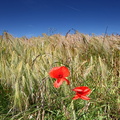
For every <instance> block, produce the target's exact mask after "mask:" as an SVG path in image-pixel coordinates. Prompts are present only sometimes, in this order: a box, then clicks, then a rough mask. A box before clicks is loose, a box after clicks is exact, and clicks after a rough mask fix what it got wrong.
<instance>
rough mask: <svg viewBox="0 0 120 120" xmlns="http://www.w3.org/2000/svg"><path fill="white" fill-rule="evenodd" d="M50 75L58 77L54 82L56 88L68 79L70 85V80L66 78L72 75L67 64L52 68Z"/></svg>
mask: <svg viewBox="0 0 120 120" xmlns="http://www.w3.org/2000/svg"><path fill="white" fill-rule="evenodd" d="M49 75H50V77H52V78H56V79H57V80H56V81H55V82H54V87H55V88H58V87H59V86H60V85H61V84H62V83H63V81H66V82H67V84H68V85H69V84H70V81H69V80H68V79H66V78H65V77H68V76H69V75H70V72H69V70H68V68H67V67H65V66H61V67H54V68H52V69H51V70H50V72H49Z"/></svg>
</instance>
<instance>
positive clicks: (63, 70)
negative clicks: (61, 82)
mask: <svg viewBox="0 0 120 120" xmlns="http://www.w3.org/2000/svg"><path fill="white" fill-rule="evenodd" d="M60 69H61V72H62V74H63V77H68V76H69V75H70V72H69V69H68V68H67V67H65V66H62V67H61V68H60Z"/></svg>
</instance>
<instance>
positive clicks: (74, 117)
mask: <svg viewBox="0 0 120 120" xmlns="http://www.w3.org/2000/svg"><path fill="white" fill-rule="evenodd" d="M71 107H72V111H73V120H77V119H76V114H75V109H74V103H73V100H72V102H71Z"/></svg>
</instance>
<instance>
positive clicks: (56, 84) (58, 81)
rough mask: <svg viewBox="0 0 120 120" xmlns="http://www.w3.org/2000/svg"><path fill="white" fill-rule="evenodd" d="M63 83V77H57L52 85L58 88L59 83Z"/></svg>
mask: <svg viewBox="0 0 120 120" xmlns="http://www.w3.org/2000/svg"><path fill="white" fill-rule="evenodd" d="M62 83H63V79H57V80H56V81H55V82H54V87H55V88H58V87H60V85H62Z"/></svg>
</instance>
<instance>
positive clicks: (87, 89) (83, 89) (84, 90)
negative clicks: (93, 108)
mask: <svg viewBox="0 0 120 120" xmlns="http://www.w3.org/2000/svg"><path fill="white" fill-rule="evenodd" d="M72 90H73V91H75V92H85V93H87V92H89V91H91V90H90V89H89V88H88V87H86V86H81V87H75V88H74V89H72Z"/></svg>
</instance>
